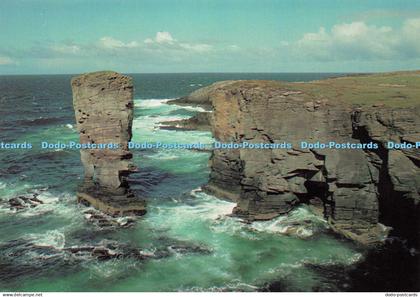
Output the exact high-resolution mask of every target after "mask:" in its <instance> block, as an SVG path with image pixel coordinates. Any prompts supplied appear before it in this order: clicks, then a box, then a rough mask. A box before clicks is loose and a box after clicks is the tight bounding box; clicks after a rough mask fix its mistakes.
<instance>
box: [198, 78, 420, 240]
mask: <svg viewBox="0 0 420 297" xmlns="http://www.w3.org/2000/svg"><path fill="white" fill-rule="evenodd" d="M289 87H290V84H281V83H274V82H267V81H238V82H229V83H228V84H221V85H218V86H216V87H215V86H214V85H213V87H211V88H207V89H205V88H203V89H202V90H201V91H200V92H197V91H196V93H199V94H201V95H200V98H202V99H203V100H205V101H206V102H210V103H211V104H212V109H213V113H212V114H211V117H212V118H211V121H210V122H211V123H212V131H213V135H214V137H215V138H216V140H217V141H220V142H225V143H227V142H234V143H243V142H245V141H246V142H249V143H281V142H283V141H287V142H290V143H292V145H293V147H294V148H293V149H291V150H285V149H216V150H214V152H213V155H212V157H211V159H210V166H211V173H210V180H209V183H208V184H207V185H206V186H205V187H204V188H205V190H206V191H208V192H210V193H212V194H215V195H217V196H219V197H224V198H227V199H231V200H233V201H235V202H237V203H238V204H237V207H236V208H235V209H234V213H235V214H236V215H238V216H240V217H243V218H245V219H246V220H265V219H271V218H273V217H275V216H278V215H280V214H283V213H287V212H289V211H290V210H291V209H293V208H294V207H295V205H296V204H298V203H301V202H305V203H311V201H316V204H317V205H316V208H317V209H319V201H322V203H323V208H324V210H323V213H324V215H325V216H326V217H327V218H328V220H329V222H330V224H331V226H332V227H333V229H334V230H336V231H338V232H340V233H341V234H343V235H345V236H346V237H349V238H351V239H353V240H356V241H359V242H362V243H364V244H373V243H376V242H378V241H380V240H381V239H383V238H384V237H385V236H386V233H387V232H388V231H389V229H388V228H386V227H384V226H383V225H381V224H378V223H379V215H380V210H381V211H382V212H383V213H381V215H382V217H383V218H382V221H385V223H386V224H389V225H391V226H393V227H395V226H397V225H398V223H397V222H396V221H395V218H394V219H393V218H392V215H395V214H398V216H399V217H400V219H399V220H400V221H401V220H403V218H402V217H403V214H405V216H406V218H408V220H409V221H410V223H409V224H411V227H407V226H405V227H403V229H404V228H405V229H407V228H408V229H410V228H411V230H414V233H418V230H419V228H418V227H419V225H418V219H416V218H417V217H418V215H417V214H418V213H419V212H418V211H419V206H418V205H419V204H418V197H419V193H420V190H419V184H420V183H419V178H420V173H419V167H420V162H419V160H420V158H419V151H418V150H402V151H388V150H387V149H385V148H384V144H385V143H386V142H387V141H397V142H401V141H403V140H404V139H406V140H407V141H409V139H411V140H410V141H413V139H417V141H419V140H418V138H415V136H416V135H420V134H419V133H420V132H419V127H420V125H419V121H420V116H419V112H418V110H417V109H395V110H392V111H391V110H389V109H386V108H384V107H381V108H379V109H378V107H376V109H375V110H369V109H367V110H364V109H363V108H353V107H352V106H350V105H347V104H343V103H342V102H341V103H340V102H338V103H336V104H332V103H331V102H332V101H333V100H314V99H313V97H312V96H311V95H310V94H307V93H305V92H304V91H297V90H296V89H293V90H291V89H289ZM200 100H201V99H200ZM203 100H201V101H203ZM201 101H200V102H201ZM300 141H309V142H316V141H320V142H329V141H335V142H337V143H347V142H350V143H367V142H370V141H373V142H379V143H381V144H382V145H381V147H380V149H378V150H369V149H365V150H361V149H341V150H336V149H310V150H309V149H299V148H298V147H299V142H300ZM393 208H398V209H399V210H398V211H392V209H393ZM386 209H388V211H387V210H386ZM417 235H418V234H417ZM417 235H414V236H417Z"/></svg>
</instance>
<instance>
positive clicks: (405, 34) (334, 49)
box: [290, 19, 420, 60]
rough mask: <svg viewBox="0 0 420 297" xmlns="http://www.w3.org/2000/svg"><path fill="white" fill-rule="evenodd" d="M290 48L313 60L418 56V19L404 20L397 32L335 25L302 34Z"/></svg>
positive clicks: (359, 26) (378, 28) (370, 26)
mask: <svg viewBox="0 0 420 297" xmlns="http://www.w3.org/2000/svg"><path fill="white" fill-rule="evenodd" d="M290 49H291V50H292V51H294V52H295V53H297V54H299V55H301V56H307V57H312V58H314V59H316V60H367V59H369V60H373V59H385V60H386V59H395V58H404V57H406V55H407V54H408V53H410V55H414V54H417V55H420V19H409V20H407V21H406V22H405V23H404V25H403V27H402V28H401V29H400V30H395V29H393V28H391V27H388V26H381V27H378V26H372V25H367V24H366V23H364V22H352V23H345V24H338V25H335V26H333V27H332V28H331V30H330V31H329V32H328V31H327V30H326V29H325V28H324V27H321V28H320V29H319V30H318V32H315V33H306V34H304V35H303V37H302V38H301V39H300V40H299V41H298V42H296V43H295V44H291V47H290Z"/></svg>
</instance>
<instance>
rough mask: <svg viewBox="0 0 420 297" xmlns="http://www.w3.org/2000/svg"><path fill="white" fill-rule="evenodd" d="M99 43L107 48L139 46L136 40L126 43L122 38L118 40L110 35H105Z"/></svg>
mask: <svg viewBox="0 0 420 297" xmlns="http://www.w3.org/2000/svg"><path fill="white" fill-rule="evenodd" d="M99 44H100V46H101V47H103V48H105V49H124V48H135V47H138V46H139V44H138V43H137V42H136V41H130V42H127V43H124V42H122V41H121V40H118V39H115V38H113V37H109V36H105V37H102V38H101V39H99Z"/></svg>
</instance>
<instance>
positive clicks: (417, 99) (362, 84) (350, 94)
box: [232, 71, 420, 108]
mask: <svg viewBox="0 0 420 297" xmlns="http://www.w3.org/2000/svg"><path fill="white" fill-rule="evenodd" d="M238 83H240V84H241V85H242V86H243V85H244V82H243V81H242V82H238ZM235 85H236V84H233V85H232V87H234V86H235ZM245 86H247V87H250V88H253V87H259V88H265V87H268V88H281V89H287V90H295V91H302V92H304V94H305V95H306V96H305V97H306V98H307V99H308V100H324V99H328V100H329V101H330V102H343V103H348V104H350V105H360V106H381V105H384V106H389V107H394V108H395V107H414V106H420V71H401V72H389V73H377V74H360V75H349V76H344V77H337V78H329V79H324V80H317V81H312V82H297V83H286V82H278V81H247V82H245Z"/></svg>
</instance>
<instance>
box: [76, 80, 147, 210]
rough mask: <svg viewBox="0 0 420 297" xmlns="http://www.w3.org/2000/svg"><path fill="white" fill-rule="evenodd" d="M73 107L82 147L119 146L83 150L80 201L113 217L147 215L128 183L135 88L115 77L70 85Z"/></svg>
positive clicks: (131, 84)
mask: <svg viewBox="0 0 420 297" xmlns="http://www.w3.org/2000/svg"><path fill="white" fill-rule="evenodd" d="M71 86H72V91H73V106H74V111H75V116H76V123H77V130H78V131H79V133H80V143H81V144H96V145H99V144H102V145H109V144H115V147H106V148H89V149H81V150H80V156H81V161H82V163H83V166H84V170H85V177H84V182H83V184H82V185H81V186H80V188H79V191H78V193H77V196H78V200H79V202H83V203H85V204H89V205H92V206H94V207H96V208H98V209H100V210H102V211H104V212H106V213H109V214H113V215H123V214H144V213H145V203H144V201H142V200H139V199H138V198H137V197H135V196H134V195H133V194H132V193H131V191H130V189H129V186H128V184H127V183H126V177H127V176H128V174H129V173H130V172H132V171H134V170H135V167H134V166H133V165H132V164H131V162H130V161H131V158H132V154H131V153H130V152H129V150H128V142H129V141H130V140H131V135H132V133H131V127H132V122H133V83H132V79H131V78H130V77H128V76H125V75H122V74H119V73H116V72H95V73H88V74H84V75H81V76H78V77H75V78H73V79H72V81H71Z"/></svg>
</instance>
